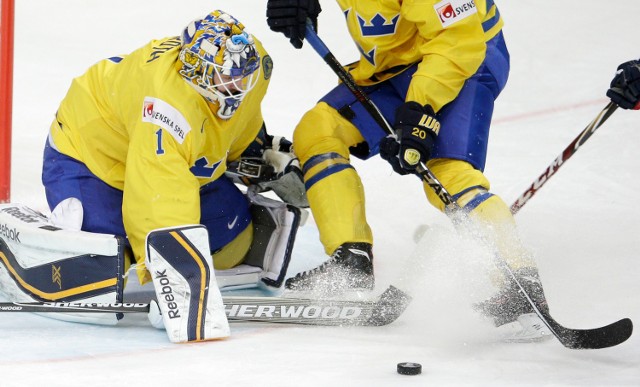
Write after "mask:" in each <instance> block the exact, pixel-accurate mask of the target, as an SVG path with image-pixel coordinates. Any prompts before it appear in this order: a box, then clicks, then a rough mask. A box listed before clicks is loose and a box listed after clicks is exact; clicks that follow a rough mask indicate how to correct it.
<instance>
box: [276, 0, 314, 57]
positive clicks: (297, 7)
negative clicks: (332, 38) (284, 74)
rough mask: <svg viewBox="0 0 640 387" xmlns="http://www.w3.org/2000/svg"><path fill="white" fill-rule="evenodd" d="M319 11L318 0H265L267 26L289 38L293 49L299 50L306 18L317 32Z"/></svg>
mask: <svg viewBox="0 0 640 387" xmlns="http://www.w3.org/2000/svg"><path fill="white" fill-rule="evenodd" d="M320 11H322V9H321V8H320V2H319V0H267V24H268V25H269V28H271V30H272V31H275V32H280V33H283V34H284V36H286V37H287V38H289V41H290V42H291V44H292V45H293V47H295V48H301V47H302V41H303V40H304V35H305V28H306V24H307V18H309V19H311V22H312V23H313V28H314V29H315V30H317V29H318V28H317V27H318V15H319V14H320Z"/></svg>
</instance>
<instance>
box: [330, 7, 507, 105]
mask: <svg viewBox="0 0 640 387" xmlns="http://www.w3.org/2000/svg"><path fill="white" fill-rule="evenodd" d="M337 1H338V4H339V5H340V7H341V8H342V10H343V12H344V15H345V17H346V19H347V27H348V29H349V32H350V34H351V36H352V38H353V39H354V41H355V43H356V45H357V46H358V49H359V50H360V53H361V57H360V60H359V61H358V62H357V64H355V66H354V67H352V68H351V70H350V71H351V74H352V75H353V77H354V79H355V80H356V82H357V83H358V84H362V85H369V84H372V83H376V82H379V81H382V80H385V79H387V78H389V77H391V76H393V75H394V74H397V73H398V71H401V69H403V68H404V66H407V65H409V64H413V63H418V62H419V66H418V70H417V72H416V73H415V75H414V76H413V80H412V82H411V85H410V87H409V91H408V94H407V97H406V99H407V100H408V101H409V100H411V101H417V102H419V103H421V104H430V105H431V106H433V107H434V109H435V110H436V111H437V110H439V109H440V108H441V107H442V106H444V105H445V104H447V103H448V102H451V101H452V100H453V99H454V98H455V97H456V96H457V95H458V93H459V92H460V90H461V89H462V85H463V84H464V81H465V80H466V79H468V78H469V77H471V76H472V75H473V74H474V73H475V72H476V70H477V69H478V68H479V66H480V64H481V63H482V61H483V60H484V58H485V51H486V45H485V42H486V41H488V40H489V39H491V38H492V37H494V36H495V35H496V34H498V33H499V32H500V30H501V29H502V25H503V21H502V19H501V17H500V14H499V12H498V9H497V8H496V6H495V5H494V3H493V0H441V1H434V0H379V1H371V0H337Z"/></svg>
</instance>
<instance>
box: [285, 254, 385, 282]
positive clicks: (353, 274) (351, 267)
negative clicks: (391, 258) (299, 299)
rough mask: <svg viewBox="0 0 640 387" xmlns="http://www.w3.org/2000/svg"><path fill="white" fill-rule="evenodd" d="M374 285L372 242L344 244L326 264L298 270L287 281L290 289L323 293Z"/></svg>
mask: <svg viewBox="0 0 640 387" xmlns="http://www.w3.org/2000/svg"><path fill="white" fill-rule="evenodd" d="M374 285H375V281H374V276H373V254H372V253H371V244H369V243H344V244H343V245H341V246H340V247H338V248H337V249H336V250H335V251H334V252H333V254H332V255H331V257H330V258H329V260H327V261H326V262H324V263H323V264H322V265H320V266H318V267H316V268H315V269H311V270H307V271H304V272H302V273H298V274H297V275H296V276H295V277H292V278H289V279H288V280H287V282H286V284H285V286H286V288H287V289H290V290H299V291H308V290H311V291H320V292H341V291H345V290H372V289H373V288H374Z"/></svg>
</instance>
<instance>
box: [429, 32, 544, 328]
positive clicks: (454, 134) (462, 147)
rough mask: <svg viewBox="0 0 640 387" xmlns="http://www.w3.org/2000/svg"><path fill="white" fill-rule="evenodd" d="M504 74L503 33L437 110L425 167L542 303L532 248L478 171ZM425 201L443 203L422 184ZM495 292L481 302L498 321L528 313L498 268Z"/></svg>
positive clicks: (482, 159)
mask: <svg viewBox="0 0 640 387" xmlns="http://www.w3.org/2000/svg"><path fill="white" fill-rule="evenodd" d="M507 73H508V54H507V53H506V47H504V41H503V40H502V35H501V34H499V35H498V36H497V37H496V38H494V39H493V40H492V41H490V42H489V43H488V50H487V60H486V61H485V63H484V64H483V65H482V66H481V67H480V69H479V70H478V72H477V73H476V74H475V75H474V76H473V77H472V78H470V79H469V80H467V82H466V83H465V85H464V87H463V89H462V91H461V92H460V94H459V96H458V97H457V98H456V99H455V100H454V101H452V102H451V103H449V104H448V105H446V106H445V107H444V108H443V109H441V110H440V112H439V117H440V122H441V124H442V129H441V130H440V135H439V136H438V139H437V142H436V146H435V149H434V158H433V159H431V160H430V161H429V162H428V163H427V166H428V167H429V168H430V169H431V171H432V172H433V173H434V175H435V176H436V177H437V178H438V180H440V182H441V183H442V184H443V186H444V187H445V188H446V189H447V190H448V191H449V192H450V193H451V194H452V195H453V196H454V198H455V199H456V201H457V202H458V204H459V205H460V206H461V207H463V209H464V210H465V211H467V213H469V219H470V220H471V221H472V222H473V223H474V226H475V227H476V229H477V230H478V231H479V232H480V235H481V236H482V239H483V240H484V241H485V242H487V243H489V244H490V245H491V247H492V248H493V249H494V250H495V251H496V252H497V253H498V254H499V255H500V257H501V258H502V259H504V260H505V261H506V263H507V264H508V265H509V266H510V268H511V269H512V270H513V271H514V272H515V273H516V275H518V276H519V277H520V278H522V279H523V280H522V284H523V285H525V286H526V287H527V291H528V294H529V295H530V296H531V297H533V298H535V299H537V300H539V301H540V303H541V304H542V305H546V301H545V297H544V293H543V291H542V286H541V284H540V280H539V276H538V272H537V268H536V265H535V262H534V260H533V257H532V254H531V252H530V251H529V250H528V249H527V248H526V247H525V246H524V245H523V243H522V241H521V239H520V237H519V236H518V232H517V228H516V225H515V221H514V219H513V215H512V214H511V212H510V210H509V207H508V206H507V205H506V203H504V201H503V200H502V199H501V198H499V197H498V196H496V195H495V194H493V193H491V192H490V191H489V190H490V185H489V181H488V180H487V178H486V177H485V176H484V174H483V173H482V170H483V169H484V165H485V159H486V152H487V143H488V136H489V127H490V124H491V117H492V113H493V107H494V106H493V103H494V100H495V99H496V98H497V96H498V94H499V93H500V91H501V90H502V88H503V86H504V82H505V81H506V74H507ZM425 192H426V194H427V197H428V199H429V201H430V202H431V203H432V204H433V205H434V206H436V207H438V208H439V209H441V210H443V209H444V204H443V203H442V201H441V200H440V199H439V198H438V197H437V196H436V195H435V193H434V192H433V190H432V189H431V188H430V187H428V186H426V185H425ZM496 273H497V274H496V277H497V278H498V284H499V285H500V286H501V287H502V290H501V291H500V292H499V294H498V295H497V296H496V297H494V298H492V299H491V300H489V301H488V302H487V303H483V304H482V305H481V307H482V309H483V311H484V312H486V313H487V314H489V315H490V316H491V317H493V318H494V319H495V321H496V323H497V324H498V323H500V324H502V323H504V322H505V321H506V322H510V321H514V320H515V319H516V318H517V317H518V316H519V315H521V314H523V313H525V312H531V311H532V309H531V306H530V305H529V304H528V302H527V300H526V299H525V298H524V297H523V296H522V294H521V293H519V292H518V289H515V288H514V287H513V284H512V283H511V281H508V280H507V279H505V278H504V277H502V275H501V272H500V271H498V270H497V271H496Z"/></svg>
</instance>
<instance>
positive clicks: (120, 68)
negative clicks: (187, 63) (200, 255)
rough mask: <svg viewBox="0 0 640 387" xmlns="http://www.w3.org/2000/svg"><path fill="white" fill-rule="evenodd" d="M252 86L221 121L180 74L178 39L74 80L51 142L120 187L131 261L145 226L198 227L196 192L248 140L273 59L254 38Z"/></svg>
mask: <svg viewBox="0 0 640 387" xmlns="http://www.w3.org/2000/svg"><path fill="white" fill-rule="evenodd" d="M255 42H256V49H257V51H258V53H259V54H260V58H261V64H262V66H261V67H260V69H259V70H258V71H261V73H260V74H258V77H259V80H258V82H257V84H256V86H255V87H254V88H253V89H252V90H251V91H250V92H249V93H248V94H247V95H246V96H245V97H244V100H243V101H242V102H241V103H240V106H239V108H238V110H237V111H236V112H235V114H234V115H233V116H232V117H231V118H230V119H229V120H222V119H220V118H218V117H217V115H216V113H215V112H216V111H217V109H218V107H217V106H214V105H213V104H210V103H209V102H207V101H206V100H205V99H204V98H203V97H202V96H201V95H200V94H199V93H198V92H197V91H196V90H195V89H194V88H192V87H191V86H190V85H189V84H188V83H187V82H186V81H185V80H184V79H183V78H182V77H181V76H180V75H179V73H178V70H179V68H180V66H181V62H180V61H179V60H178V53H179V51H180V41H179V39H178V38H177V37H171V38H165V39H162V40H156V41H152V42H150V43H149V44H147V45H145V46H143V47H141V48H140V49H138V50H136V51H134V52H133V53H131V54H129V55H125V56H122V57H114V58H109V59H105V60H103V61H101V62H99V63H97V64H95V65H94V66H92V67H91V68H90V69H89V70H88V71H87V72H86V73H85V74H84V75H82V76H80V77H78V78H75V79H74V80H73V82H72V85H71V87H70V89H69V91H68V93H67V95H66V97H65V98H64V100H63V101H62V103H61V105H60V108H59V110H58V112H57V115H56V119H55V120H54V122H53V123H52V125H51V130H50V137H49V138H50V143H51V145H52V146H53V147H54V148H55V149H57V150H58V151H59V152H61V153H63V154H66V155H68V156H70V157H72V158H74V159H77V160H79V161H81V162H83V163H84V164H86V166H87V167H88V168H89V170H91V172H93V173H94V174H95V175H96V176H97V177H98V178H100V179H101V180H103V181H104V182H105V183H107V184H108V185H110V186H112V187H114V188H117V189H119V190H122V191H123V207H122V213H123V220H124V226H125V229H126V232H127V235H128V238H129V241H130V242H131V246H132V248H133V251H134V255H135V257H136V261H137V262H138V263H143V262H144V251H145V246H144V243H145V237H146V235H147V233H148V232H149V231H151V230H154V229H157V228H161V227H170V226H178V225H184V224H198V223H200V196H199V189H200V187H201V186H203V185H205V184H207V183H210V182H212V181H214V180H216V179H217V178H219V177H220V176H222V175H223V173H224V172H225V170H226V162H227V161H232V160H235V159H237V158H238V157H239V156H240V154H241V153H242V152H243V150H244V149H245V148H246V147H247V146H248V145H249V144H250V143H251V142H253V140H254V139H255V138H256V135H257V134H258V132H259V130H260V128H261V126H262V124H263V118H262V113H261V109H260V103H261V101H262V99H263V97H264V95H265V93H266V90H267V86H268V83H269V77H270V75H271V69H272V62H271V59H270V57H269V56H268V55H267V53H266V52H265V50H264V48H263V47H262V45H261V44H260V42H259V41H258V40H257V39H256V41H255Z"/></svg>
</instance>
